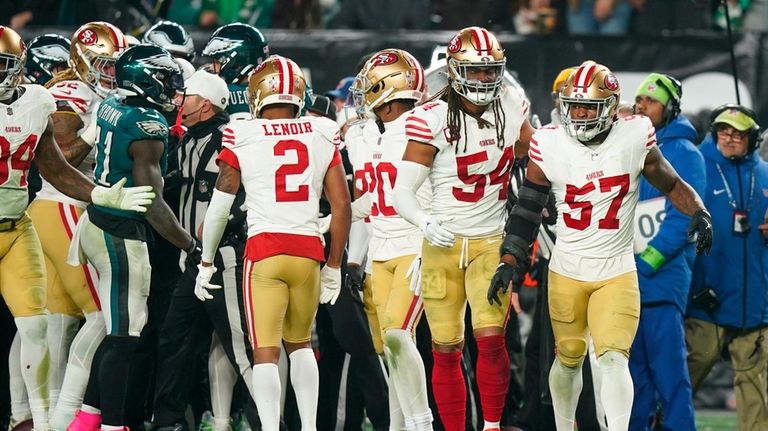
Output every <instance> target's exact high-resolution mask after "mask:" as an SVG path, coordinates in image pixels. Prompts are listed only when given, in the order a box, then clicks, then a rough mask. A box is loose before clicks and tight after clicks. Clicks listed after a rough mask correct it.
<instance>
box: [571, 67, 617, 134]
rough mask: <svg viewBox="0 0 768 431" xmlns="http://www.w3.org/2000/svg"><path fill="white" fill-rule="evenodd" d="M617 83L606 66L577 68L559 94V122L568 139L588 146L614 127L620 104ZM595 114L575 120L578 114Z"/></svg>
mask: <svg viewBox="0 0 768 431" xmlns="http://www.w3.org/2000/svg"><path fill="white" fill-rule="evenodd" d="M620 96H621V93H620V90H619V81H618V80H617V79H616V76H615V75H614V74H613V73H612V72H611V71H610V70H609V69H608V68H607V67H605V66H602V65H600V64H597V63H593V62H589V63H586V64H583V65H581V66H579V68H578V69H576V71H574V72H573V73H572V74H571V75H570V76H569V77H568V79H567V80H566V83H565V87H564V88H563V90H562V91H561V92H560V120H561V122H562V124H563V126H564V127H565V131H566V133H568V135H569V136H571V137H573V138H576V139H577V140H578V141H580V142H589V141H592V140H593V139H595V137H597V136H598V135H600V134H601V133H604V132H606V131H608V130H610V128H611V127H612V126H613V123H614V122H615V121H616V113H617V110H618V106H619V100H620ZM585 108H586V110H588V111H591V110H594V111H595V112H596V114H595V115H594V116H592V115H586V116H584V118H578V115H577V110H582V109H585Z"/></svg>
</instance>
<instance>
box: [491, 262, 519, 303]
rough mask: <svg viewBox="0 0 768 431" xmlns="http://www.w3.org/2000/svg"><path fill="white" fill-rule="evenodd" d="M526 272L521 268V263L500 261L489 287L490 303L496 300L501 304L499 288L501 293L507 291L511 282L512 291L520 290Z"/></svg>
mask: <svg viewBox="0 0 768 431" xmlns="http://www.w3.org/2000/svg"><path fill="white" fill-rule="evenodd" d="M524 276H525V272H523V271H521V270H520V267H519V265H517V266H516V265H510V264H508V263H500V264H499V266H498V267H496V273H495V274H493V278H492V279H491V286H490V287H489V288H488V303H489V304H491V305H493V303H494V301H495V302H496V303H497V304H499V305H501V298H499V290H501V294H502V295H503V294H505V293H507V290H508V289H509V285H510V283H511V284H512V292H517V291H518V290H520V285H521V284H522V283H523V277H524Z"/></svg>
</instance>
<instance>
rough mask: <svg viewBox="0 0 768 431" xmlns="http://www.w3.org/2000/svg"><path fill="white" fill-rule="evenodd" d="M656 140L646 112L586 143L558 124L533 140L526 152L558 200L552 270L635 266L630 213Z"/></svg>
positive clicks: (597, 275) (586, 271)
mask: <svg viewBox="0 0 768 431" xmlns="http://www.w3.org/2000/svg"><path fill="white" fill-rule="evenodd" d="M655 145H656V133H655V130H654V128H653V125H652V124H651V121H650V120H649V119H648V118H647V117H643V116H630V117H627V118H624V119H620V120H618V121H617V122H616V123H614V125H613V127H612V128H611V131H610V132H609V133H608V136H607V137H606V138H605V141H604V142H603V143H602V144H599V145H593V146H586V145H584V144H582V143H580V142H579V141H577V140H576V139H574V138H571V137H570V136H568V135H567V134H566V132H565V129H564V128H563V127H562V126H560V125H552V126H546V127H544V128H542V129H539V130H537V131H536V133H535V134H534V135H533V138H532V139H531V146H530V149H529V151H528V155H529V156H530V158H531V163H536V164H537V165H538V166H539V167H540V168H541V170H542V172H544V175H546V177H547V178H548V179H549V181H550V182H551V183H552V192H553V193H554V194H555V198H556V200H557V212H558V220H557V242H556V243H555V248H554V250H553V252H552V261H551V262H550V269H552V270H553V271H555V272H557V273H558V274H562V275H565V276H568V277H571V278H575V279H577V280H583V281H599V280H605V279H608V278H611V277H614V276H617V275H620V274H623V273H626V272H629V271H632V270H634V269H635V261H634V257H633V254H632V241H633V237H634V226H633V220H634V213H635V207H636V206H637V189H638V186H639V183H640V182H639V177H640V174H641V173H642V170H643V166H644V164H645V157H646V155H647V154H648V152H649V151H650V150H651V148H653V147H654V146H655Z"/></svg>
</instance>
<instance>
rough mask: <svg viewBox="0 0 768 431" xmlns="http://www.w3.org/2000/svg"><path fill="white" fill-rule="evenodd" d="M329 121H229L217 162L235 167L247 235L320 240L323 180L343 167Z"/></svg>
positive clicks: (336, 133)
mask: <svg viewBox="0 0 768 431" xmlns="http://www.w3.org/2000/svg"><path fill="white" fill-rule="evenodd" d="M339 142H340V139H339V128H338V126H337V125H336V124H335V123H333V122H325V121H316V120H314V119H313V118H312V117H302V118H299V119H285V120H266V119H250V120H235V121H231V122H230V123H229V125H227V127H226V128H225V129H224V132H223V134H222V150H221V152H220V153H219V159H220V160H224V161H225V162H226V163H228V164H230V165H237V166H235V167H237V168H238V169H239V170H240V181H241V183H242V184H243V187H244V188H245V202H246V206H247V209H248V237H249V238H250V237H252V236H254V235H257V234H260V233H265V232H268V233H289V234H297V235H308V236H316V237H321V234H320V230H319V227H318V223H317V219H318V213H319V205H320V196H321V195H322V192H323V180H324V179H325V174H326V172H327V171H328V169H329V168H330V167H332V166H335V165H336V164H339V163H341V157H340V156H339V152H338V150H337V148H336V146H337V145H338V144H339Z"/></svg>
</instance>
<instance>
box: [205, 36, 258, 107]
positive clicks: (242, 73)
mask: <svg viewBox="0 0 768 431" xmlns="http://www.w3.org/2000/svg"><path fill="white" fill-rule="evenodd" d="M203 55H204V56H206V57H210V58H211V59H212V60H213V64H212V67H213V70H212V72H214V73H216V74H218V75H219V76H221V77H222V78H224V81H226V82H227V85H228V86H229V105H228V106H227V112H229V114H230V118H233V119H235V118H251V111H250V106H249V104H248V75H250V74H251V72H253V69H254V68H255V67H256V66H258V65H259V64H261V62H263V61H264V60H266V58H267V57H269V46H268V45H267V38H266V37H264V35H263V34H262V33H261V32H260V31H259V30H257V29H256V28H255V27H253V26H250V25H248V24H243V23H239V22H236V23H232V24H227V25H225V26H222V27H219V28H218V29H217V30H216V31H215V32H213V34H212V35H211V38H210V39H208V43H207V44H206V45H205V48H203Z"/></svg>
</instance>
